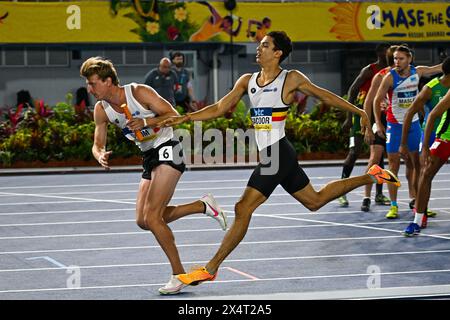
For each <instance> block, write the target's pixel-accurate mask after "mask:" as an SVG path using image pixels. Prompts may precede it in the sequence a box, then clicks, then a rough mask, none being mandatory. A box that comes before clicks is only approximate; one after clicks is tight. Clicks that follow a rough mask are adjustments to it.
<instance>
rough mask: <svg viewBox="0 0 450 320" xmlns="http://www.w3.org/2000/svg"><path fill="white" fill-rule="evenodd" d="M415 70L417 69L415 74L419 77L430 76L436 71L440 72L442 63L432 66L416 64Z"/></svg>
mask: <svg viewBox="0 0 450 320" xmlns="http://www.w3.org/2000/svg"><path fill="white" fill-rule="evenodd" d="M416 71H417V74H418V75H419V77H422V76H424V77H427V76H432V75H434V74H436V73H441V72H442V63H440V64H437V65H435V66H432V67H427V66H417V67H416Z"/></svg>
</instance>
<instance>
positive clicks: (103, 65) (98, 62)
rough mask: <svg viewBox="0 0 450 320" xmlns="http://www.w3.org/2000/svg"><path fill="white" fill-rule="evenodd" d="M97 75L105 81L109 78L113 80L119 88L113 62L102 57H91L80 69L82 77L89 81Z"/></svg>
mask: <svg viewBox="0 0 450 320" xmlns="http://www.w3.org/2000/svg"><path fill="white" fill-rule="evenodd" d="M95 74H96V75H98V77H99V78H100V79H102V80H103V81H105V80H106V79H107V78H111V81H112V83H113V84H114V85H116V86H117V85H118V84H119V77H118V76H117V71H116V69H115V68H114V65H113V64H112V62H111V61H109V60H107V59H104V58H102V57H91V58H89V59H87V60H86V61H85V62H83V64H82V65H81V68H80V75H81V76H82V77H84V78H86V79H87V78H89V77H91V76H93V75H95Z"/></svg>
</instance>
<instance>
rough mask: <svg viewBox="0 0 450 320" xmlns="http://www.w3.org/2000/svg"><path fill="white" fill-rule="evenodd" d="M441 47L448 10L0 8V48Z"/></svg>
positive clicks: (406, 6) (318, 5)
mask: <svg viewBox="0 0 450 320" xmlns="http://www.w3.org/2000/svg"><path fill="white" fill-rule="evenodd" d="M271 30H284V31H286V32H287V33H288V35H289V36H290V37H291V39H292V40H293V41H324V42H340V41H348V42H351V41H356V42H359V41H405V42H410V41H448V40H449V39H450V4H449V3H448V2H440V3H436V2H435V3H376V2H374V3H366V2H364V3H361V2H359V3H356V2H354V3H351V2H327V3H325V2H306V3H239V2H238V5H237V7H236V9H235V10H233V11H232V12H229V11H227V10H226V9H225V7H224V3H223V2H208V1H198V2H170V3H166V2H158V1H156V0H153V1H152V0H150V1H145V2H144V1H141V0H130V1H128V2H120V1H117V0H111V1H109V2H108V1H98V2H97V1H84V2H53V3H49V2H41V3H36V2H34V3H30V2H0V42H1V43H63V42H68V43H71V42H122V43H127V42H128V43H136V42H188V41H189V42H207V41H214V42H217V41H223V42H228V41H230V37H233V41H235V42H252V41H259V40H260V39H261V38H262V37H263V36H264V35H265V34H266V33H267V32H270V31H271Z"/></svg>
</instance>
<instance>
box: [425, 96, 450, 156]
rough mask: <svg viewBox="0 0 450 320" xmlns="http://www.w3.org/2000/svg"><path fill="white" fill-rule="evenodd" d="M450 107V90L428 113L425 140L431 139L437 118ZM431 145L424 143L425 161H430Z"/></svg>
mask: <svg viewBox="0 0 450 320" xmlns="http://www.w3.org/2000/svg"><path fill="white" fill-rule="evenodd" d="M449 109H450V91H448V92H447V93H446V94H445V96H444V97H443V98H442V99H441V100H440V101H439V103H438V104H437V105H436V106H435V107H434V108H433V110H431V112H430V114H429V115H428V119H427V124H426V125H425V130H424V132H423V141H430V136H431V132H432V131H433V128H434V122H435V121H436V119H437V118H439V117H441V116H442V115H443V114H444V112H445V111H447V110H449ZM429 155H430V147H429V145H428V143H424V144H423V145H422V159H423V163H427V162H428V161H429Z"/></svg>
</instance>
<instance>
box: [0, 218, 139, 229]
mask: <svg viewBox="0 0 450 320" xmlns="http://www.w3.org/2000/svg"><path fill="white" fill-rule="evenodd" d="M119 222H136V220H135V219H120V220H92V221H64V222H39V223H15V224H0V227H30V226H36V227H37V226H57V225H67V224H68V225H73V224H95V223H119Z"/></svg>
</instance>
